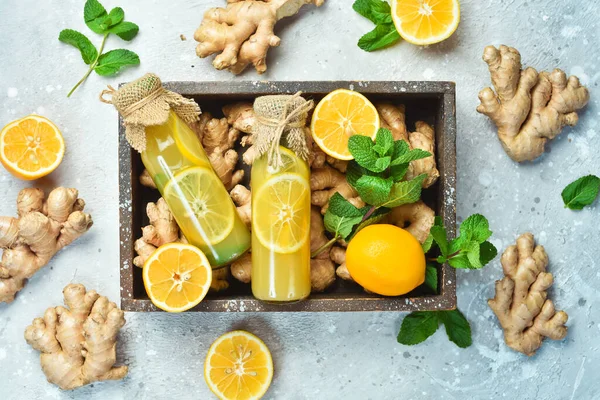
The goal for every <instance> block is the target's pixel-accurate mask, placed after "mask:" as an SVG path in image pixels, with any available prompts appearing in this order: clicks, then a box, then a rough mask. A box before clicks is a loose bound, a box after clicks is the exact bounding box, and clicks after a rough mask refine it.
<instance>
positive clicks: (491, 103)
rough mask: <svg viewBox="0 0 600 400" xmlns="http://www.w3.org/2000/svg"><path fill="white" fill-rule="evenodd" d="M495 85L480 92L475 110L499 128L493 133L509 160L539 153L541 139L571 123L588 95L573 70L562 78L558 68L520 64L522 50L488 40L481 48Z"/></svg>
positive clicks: (535, 155) (541, 145) (544, 143)
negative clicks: (539, 70) (483, 48)
mask: <svg viewBox="0 0 600 400" xmlns="http://www.w3.org/2000/svg"><path fill="white" fill-rule="evenodd" d="M483 60H484V61H485V62H486V63H487V64H488V66H489V70H490V75H491V78H492V85H493V86H494V89H495V92H494V90H492V89H491V88H489V87H487V88H485V89H483V90H482V91H481V92H480V93H479V100H480V101H481V104H480V105H479V106H478V107H477V111H478V112H480V113H482V114H485V115H487V116H488V117H489V118H490V119H491V120H492V121H493V122H494V124H495V125H496V127H497V128H498V138H500V141H501V142H502V146H503V147H504V150H505V151H506V153H507V154H508V155H509V156H510V158H512V159H513V160H514V161H517V162H523V161H532V160H535V159H536V158H538V157H539V156H541V155H542V154H543V153H544V147H545V145H546V142H548V141H549V140H552V139H554V138H555V137H556V136H557V135H558V134H560V132H561V131H562V129H563V128H564V127H565V126H567V125H570V126H575V125H576V124H577V121H578V119H579V117H578V116H577V112H576V111H577V110H579V109H581V108H583V107H584V106H585V105H586V104H587V102H588V100H589V97H590V95H589V92H588V90H587V89H586V88H585V87H584V86H581V84H580V83H579V79H577V77H576V76H571V77H570V78H568V79H567V76H566V74H565V73H564V72H563V71H561V70H560V69H555V70H554V71H552V72H551V73H548V72H545V71H544V72H540V73H539V74H538V73H537V71H536V70H535V69H533V68H527V69H525V70H522V69H521V68H522V66H521V54H519V52H518V51H517V50H516V49H514V48H512V47H507V46H500V48H499V49H496V48H495V47H494V46H488V47H486V48H485V50H484V52H483Z"/></svg>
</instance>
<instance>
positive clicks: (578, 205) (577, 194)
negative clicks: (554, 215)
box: [561, 175, 600, 210]
mask: <svg viewBox="0 0 600 400" xmlns="http://www.w3.org/2000/svg"><path fill="white" fill-rule="evenodd" d="M599 192H600V178H598V177H597V176H595V175H587V176H583V177H581V178H579V179H577V180H576V181H575V182H572V183H570V184H569V185H567V187H566V188H565V189H564V190H563V191H562V193H561V196H562V199H563V202H564V203H565V208H570V209H571V210H581V209H583V208H584V207H585V206H589V205H590V204H592V203H593V202H594V200H596V197H598V193H599Z"/></svg>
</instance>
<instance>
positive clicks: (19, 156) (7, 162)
mask: <svg viewBox="0 0 600 400" xmlns="http://www.w3.org/2000/svg"><path fill="white" fill-rule="evenodd" d="M64 155H65V141H64V139H63V137H62V134H61V133H60V131H59V130H58V127H57V126H56V125H54V123H52V121H50V120H49V119H47V118H44V117H41V116H39V115H33V114H32V115H28V116H27V117H25V118H22V119H19V120H17V121H13V122H11V123H10V124H8V125H6V126H5V127H4V128H3V129H2V132H0V162H2V165H4V168H6V169H7V170H8V172H10V173H11V174H13V175H14V176H16V177H17V178H20V179H25V180H34V179H38V178H41V177H43V176H46V175H48V174H49V173H50V172H52V171H54V170H55V169H56V168H57V167H58V166H59V165H60V163H61V161H62V159H63V156H64Z"/></svg>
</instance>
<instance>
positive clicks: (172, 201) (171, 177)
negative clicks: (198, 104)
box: [142, 110, 250, 268]
mask: <svg viewBox="0 0 600 400" xmlns="http://www.w3.org/2000/svg"><path fill="white" fill-rule="evenodd" d="M142 161H143V163H144V166H145V167H146V169H147V170H148V172H149V173H150V176H151V177H152V179H153V180H154V183H156V186H157V188H158V190H159V191H160V193H161V195H162V196H163V198H164V199H165V201H166V202H167V205H168V206H169V209H170V210H171V212H172V213H173V216H174V217H175V220H176V221H177V224H178V225H179V227H180V228H181V231H182V232H183V234H184V235H185V237H186V239H187V240H188V242H189V243H190V244H193V245H194V246H196V247H198V248H200V249H201V250H202V251H203V252H204V254H206V257H207V258H208V260H209V262H210V265H211V266H212V267H213V268H215V267H220V266H223V265H226V264H229V263H231V262H232V261H234V260H235V259H237V258H238V257H240V256H241V255H242V254H243V253H244V252H246V250H248V248H249V247H250V233H249V232H248V229H247V228H246V226H245V225H244V223H243V222H242V220H241V219H240V217H239V215H238V213H237V210H236V209H235V206H234V204H233V202H232V201H231V198H230V197H229V194H228V193H227V190H226V189H225V187H224V186H223V183H222V182H221V180H220V179H219V177H218V176H217V174H216V173H215V172H214V170H213V169H212V166H211V164H210V162H209V160H208V157H207V155H206V152H205V151H204V148H203V147H202V145H201V143H200V141H199V140H198V137H197V136H196V134H195V133H194V132H193V131H192V130H191V129H190V128H189V127H188V125H187V124H186V123H185V122H183V121H182V120H181V119H180V118H179V117H178V116H177V114H175V112H174V111H173V110H171V111H169V118H168V121H167V123H165V124H163V125H158V126H147V127H146V148H145V150H144V151H143V152H142Z"/></svg>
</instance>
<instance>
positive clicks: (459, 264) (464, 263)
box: [446, 253, 475, 269]
mask: <svg viewBox="0 0 600 400" xmlns="http://www.w3.org/2000/svg"><path fill="white" fill-rule="evenodd" d="M446 261H447V262H448V265H450V266H451V267H452V268H456V269H475V268H474V267H473V266H472V265H471V262H470V261H469V258H468V257H467V253H459V254H457V255H455V256H454V257H452V258H449V259H447V260H446Z"/></svg>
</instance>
